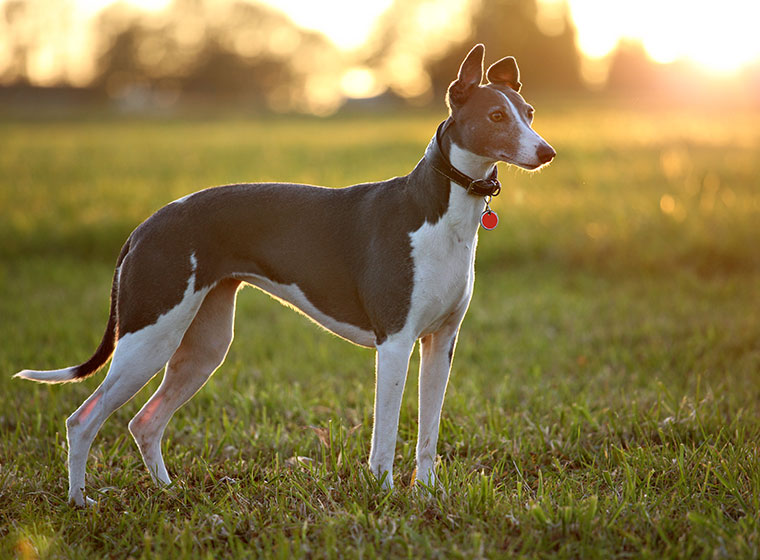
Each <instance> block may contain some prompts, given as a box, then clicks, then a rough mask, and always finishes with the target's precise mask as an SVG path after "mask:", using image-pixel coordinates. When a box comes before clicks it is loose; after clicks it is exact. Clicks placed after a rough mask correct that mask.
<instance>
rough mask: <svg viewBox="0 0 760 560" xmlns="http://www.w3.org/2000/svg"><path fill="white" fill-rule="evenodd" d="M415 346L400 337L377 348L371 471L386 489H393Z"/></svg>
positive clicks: (395, 336) (398, 335)
mask: <svg viewBox="0 0 760 560" xmlns="http://www.w3.org/2000/svg"><path fill="white" fill-rule="evenodd" d="M414 342H415V341H414V339H411V340H410V339H409V338H408V337H404V336H402V335H401V334H397V335H394V336H392V337H390V338H388V339H387V340H386V341H385V342H383V343H382V344H381V345H380V346H378V347H377V358H376V364H375V371H376V373H375V375H376V385H375V423H374V425H373V427H372V449H371V450H370V453H369V468H370V470H371V471H372V472H373V473H374V475H375V476H376V477H377V478H378V480H381V479H382V480H383V485H384V486H385V487H386V488H393V456H394V454H395V452H396V433H397V432H398V416H399V410H400V409H401V397H402V395H403V393H404V383H405V382H406V372H407V370H408V369H409V357H410V355H411V353H412V348H414ZM383 476H385V478H384V479H383Z"/></svg>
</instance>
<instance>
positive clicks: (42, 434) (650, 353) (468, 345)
mask: <svg viewBox="0 0 760 560" xmlns="http://www.w3.org/2000/svg"><path fill="white" fill-rule="evenodd" d="M536 105H537V107H538V108H539V114H538V116H537V119H536V123H535V124H536V128H537V129H538V130H539V132H541V133H542V134H543V135H544V136H545V137H546V138H547V139H548V140H549V141H550V142H551V143H552V144H553V145H554V146H555V148H556V149H557V151H558V153H559V156H558V157H557V159H556V160H555V162H554V163H553V164H552V165H551V166H550V167H549V168H548V169H546V170H544V171H543V172H541V173H538V174H532V175H531V174H527V173H524V172H519V171H515V170H511V169H507V168H503V169H502V170H501V171H502V172H501V178H502V183H503V185H504V190H503V193H502V195H501V196H499V197H498V198H497V199H496V200H495V201H494V207H495V209H496V210H497V211H498V212H499V214H500V217H501V223H500V225H499V227H498V228H497V229H496V230H495V231H493V232H482V233H481V234H480V243H479V255H478V261H477V265H476V270H477V281H476V289H475V295H474V298H473V301H472V304H471V307H470V312H469V314H468V316H467V318H466V319H465V322H464V326H463V329H462V333H461V336H460V339H459V346H458V349H457V354H456V358H455V360H454V369H453V373H452V378H451V382H450V384H449V390H448V394H447V399H446V403H445V406H444V411H443V419H442V425H441V436H440V443H439V454H440V465H439V473H440V478H441V480H442V486H443V487H444V488H445V491H446V492H445V493H443V492H441V493H438V494H437V495H436V496H434V497H432V498H430V497H428V498H425V497H421V496H418V495H416V494H415V493H414V492H412V491H411V490H410V489H409V483H410V480H411V477H412V471H413V467H414V465H413V459H414V445H415V440H414V438H415V433H416V413H417V406H416V388H417V381H416V369H417V363H418V362H417V361H416V356H415V357H414V358H413V360H412V364H411V367H410V375H409V378H408V382H407V388H406V394H405V398H404V403H403V406H402V411H401V422H400V432H399V441H398V445H397V458H396V481H395V482H396V485H397V488H396V490H395V491H393V492H392V493H387V492H385V491H383V490H381V489H379V488H378V487H377V485H376V484H375V483H374V481H373V479H372V478H371V476H370V475H369V474H368V471H367V469H366V460H367V455H368V452H369V443H370V433H371V428H372V416H371V412H372V398H373V397H372V395H373V390H374V387H373V383H374V376H373V360H374V355H373V353H372V352H371V351H368V350H364V349H360V348H357V347H353V346H351V345H349V344H347V343H345V342H343V341H341V340H339V339H337V338H335V337H333V336H331V335H329V334H326V333H324V332H322V331H320V330H319V329H318V328H316V327H314V326H313V325H312V324H311V323H309V322H308V321H307V320H306V319H304V318H303V317H301V316H299V315H296V314H294V313H292V312H291V311H289V310H287V309H285V308H283V307H281V306H279V305H277V304H276V303H274V302H273V301H272V300H270V299H269V298H267V297H266V296H264V295H263V294H261V293H259V292H256V291H255V290H251V289H248V290H245V291H243V292H242V293H241V294H240V296H239V303H238V315H237V322H236V339H235V342H234V343H233V346H232V349H231V351H230V355H229V356H228V359H227V361H226V363H225V365H224V366H223V367H222V368H221V369H220V370H219V371H218V372H217V373H216V374H215V376H214V377H213V378H212V379H211V381H210V382H209V383H208V385H207V386H206V387H205V388H204V389H203V390H202V391H201V392H200V393H199V394H198V395H197V396H196V397H195V398H194V399H193V400H192V401H191V402H190V403H189V404H188V405H187V406H186V407H184V408H183V409H181V410H180V411H179V412H178V413H177V415H176V416H175V418H174V420H173V422H172V423H171V424H170V426H169V428H168V430H167V438H166V440H165V445H164V449H165V452H164V455H165V458H166V462H167V467H168V469H169V471H170V473H171V474H172V475H173V476H174V478H175V484H174V485H173V486H172V487H171V488H169V489H167V490H158V489H156V488H154V487H153V486H152V483H151V481H150V478H149V475H148V472H147V470H146V469H145V468H144V467H143V465H142V463H141V460H140V457H139V454H138V452H137V449H136V447H135V445H134V443H133V442H132V440H131V438H130V436H129V434H128V432H127V429H126V424H127V422H128V420H129V419H130V418H131V417H132V416H133V415H134V413H135V412H136V411H137V410H138V408H139V407H140V406H141V405H142V403H144V402H145V400H146V399H147V398H148V396H149V394H150V393H151V392H152V389H155V388H156V387H157V384H158V381H159V379H158V378H157V379H154V380H153V381H152V382H151V384H150V385H149V387H148V388H146V389H145V390H144V391H143V392H141V393H140V394H139V395H138V396H137V397H136V398H135V399H134V400H133V401H132V402H130V403H129V404H128V405H126V406H125V407H124V408H122V409H121V410H119V411H118V412H117V413H115V414H114V416H113V417H112V418H111V419H110V420H109V421H108V422H107V423H106V425H105V427H104V428H103V430H102V431H101V432H100V435H99V436H98V438H97V439H96V440H95V444H94V445H93V450H92V453H91V455H90V460H89V463H88V479H87V481H88V490H89V492H90V495H93V496H95V497H96V498H97V499H98V501H99V503H98V505H97V506H96V507H95V508H93V509H89V510H79V509H75V508H73V507H70V506H68V505H67V503H66V470H65V455H66V449H65V431H64V430H65V429H64V420H65V418H66V416H68V415H69V414H70V413H71V412H72V411H73V410H74V409H75V408H76V407H78V406H79V404H80V403H81V402H82V401H83V400H84V399H85V398H86V396H87V395H89V393H90V392H92V390H94V388H95V387H96V386H97V384H98V383H99V382H100V381H101V380H102V374H100V375H98V376H97V377H96V378H93V379H90V380H88V381H86V382H83V383H81V384H75V385H65V386H42V385H35V384H32V383H29V382H24V381H19V380H14V379H12V378H11V375H12V374H13V373H15V372H16V371H18V370H20V369H23V368H27V367H29V368H39V369H42V368H54V367H55V368H57V367H64V366H68V365H72V364H75V363H80V362H81V361H82V360H84V359H86V358H87V357H89V355H90V353H91V352H92V350H93V349H94V348H95V346H96V345H97V343H98V341H99V340H100V336H101V335H102V332H103V328H104V326H105V321H106V317H107V313H108V294H109V288H110V280H111V274H112V266H113V263H114V262H115V259H116V256H117V254H118V251H119V248H120V246H121V244H122V242H123V241H124V239H125V238H126V236H127V235H128V234H129V232H130V231H131V230H132V229H133V228H134V227H135V226H136V225H137V224H138V223H139V222H140V221H142V220H143V219H144V218H145V217H147V216H148V215H149V214H150V213H151V212H152V211H154V210H156V209H157V208H159V207H160V206H162V205H163V204H165V203H167V202H169V201H171V200H173V199H175V198H177V197H179V196H182V195H184V194H186V193H188V192H191V191H194V190H198V189H199V188H202V187H205V186H210V185H215V184H223V183H229V182H240V181H256V180H274V179H277V180H286V181H298V182H308V183H317V184H327V185H336V186H342V185H347V184H351V183H355V182H360V181H367V180H378V179H382V178H386V177H389V176H392V175H400V174H404V173H407V172H408V171H409V170H410V169H411V168H412V167H413V166H414V164H415V163H416V162H417V160H418V159H419V158H420V157H421V154H422V151H423V150H424V147H425V145H426V143H427V142H428V140H429V138H430V136H431V135H432V133H433V131H434V128H435V125H436V124H437V123H438V121H439V120H440V119H441V118H442V116H443V115H442V114H437V115H433V114H411V115H394V116H383V117H364V116H344V117H336V118H332V119H328V120H317V119H309V118H295V117H292V118H280V119H275V118H265V119H259V120H256V119H251V118H247V119H235V118H232V117H226V118H220V119H197V120H192V119H190V120H188V119H184V120H179V119H177V120H133V119H116V118H92V119H89V120H82V121H67V120H58V121H43V120H28V121H23V120H13V119H6V120H5V121H4V122H0V372H2V375H1V376H0V557H14V556H16V557H19V558H36V557H40V558H97V557H114V558H156V557H167V558H168V557H172V558H221V557H238V556H240V557H242V556H253V557H257V556H259V557H277V558H294V557H296V558H300V557H308V558H323V557H324V558H333V557H349V558H394V557H407V558H479V557H483V558H499V557H502V558H509V557H539V558H542V557H565V558H629V557H644V558H647V557H648V558H663V557H672V558H676V557H680V558H757V557H758V555H759V554H760V553H759V552H758V550H760V447H759V446H758V444H759V442H760V416H759V415H758V413H760V384H759V383H758V381H759V380H760V379H759V378H760V157H758V154H760V114H759V113H757V112H741V111H735V112H732V113H731V112H728V111H727V112H725V113H722V112H715V111H707V110H704V109H699V110H694V109H691V110H689V109H681V110H675V111H672V110H671V111H667V110H664V109H661V108H654V107H639V108H634V109H632V108H622V107H616V106H614V105H603V106H601V107H594V106H591V105H588V106H576V105H573V104H563V103H554V104H552V103H547V102H544V103H542V102H540V101H537V102H536ZM298 457H302V458H306V459H301V460H297V459H296V458H298Z"/></svg>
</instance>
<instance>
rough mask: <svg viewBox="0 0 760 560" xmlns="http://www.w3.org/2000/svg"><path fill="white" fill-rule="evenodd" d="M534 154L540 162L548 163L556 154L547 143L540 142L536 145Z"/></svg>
mask: <svg viewBox="0 0 760 560" xmlns="http://www.w3.org/2000/svg"><path fill="white" fill-rule="evenodd" d="M536 155H537V156H538V160H539V161H540V162H541V163H549V162H550V161H551V160H553V159H554V156H556V155H557V152H555V151H554V148H552V147H551V146H550V145H549V144H542V145H540V146H539V147H538V151H537V152H536Z"/></svg>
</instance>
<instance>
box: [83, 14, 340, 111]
mask: <svg viewBox="0 0 760 560" xmlns="http://www.w3.org/2000/svg"><path fill="white" fill-rule="evenodd" d="M98 29H99V31H100V52H101V54H100V56H99V58H98V64H97V76H96V78H95V80H94V85H95V87H97V88H99V89H101V90H102V91H105V92H107V93H108V94H109V95H110V96H112V97H123V96H129V95H133V96H135V95H137V96H145V95H146V93H147V94H148V95H152V93H153V92H158V93H159V97H161V94H162V93H166V92H167V91H168V92H170V93H171V94H173V95H184V96H190V97H193V96H194V97H208V98H211V97H213V98H225V99H228V100H235V101H242V102H245V103H250V104H252V105H267V106H269V107H273V108H276V109H281V110H291V109H301V110H305V111H316V112H320V111H325V110H330V109H332V108H334V106H337V104H338V103H339V102H340V99H339V97H338V93H337V91H336V92H335V93H334V94H333V95H325V93H324V91H322V92H320V91H316V90H315V89H314V88H313V87H312V84H313V83H314V82H313V80H314V76H315V75H316V76H318V75H320V73H325V72H331V71H334V72H339V70H340V69H339V68H337V69H336V68H335V66H336V63H337V62H339V58H338V57H337V56H335V48H334V47H333V46H332V45H331V44H330V43H329V42H328V41H327V39H325V38H324V37H323V36H322V35H319V34H317V33H313V32H306V31H303V30H301V29H299V28H298V27H297V26H296V25H295V24H294V23H293V22H292V21H291V20H289V19H288V18H287V17H286V16H284V15H282V14H281V13H279V12H276V11H274V10H272V9H270V8H267V7H265V6H263V5H260V4H252V3H249V2H242V1H238V2H234V3H230V4H224V5H221V6H220V5H219V4H218V3H214V2H211V1H204V0H176V1H175V2H174V3H173V5H172V7H171V9H170V10H168V11H167V12H166V13H165V14H163V15H154V16H151V17H150V18H148V17H147V16H145V15H140V14H139V13H138V12H136V11H134V10H131V9H129V8H128V7H126V6H124V5H121V4H116V5H113V6H111V7H110V8H108V9H107V10H106V11H105V12H104V13H103V14H102V15H101V18H100V24H99V25H98Z"/></svg>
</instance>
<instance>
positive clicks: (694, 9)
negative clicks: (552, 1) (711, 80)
mask: <svg viewBox="0 0 760 560" xmlns="http://www.w3.org/2000/svg"><path fill="white" fill-rule="evenodd" d="M544 1H546V0H544ZM568 5H569V7H570V12H571V17H572V19H573V21H574V22H575V25H576V28H577V30H578V45H579V47H580V49H581V50H582V51H583V53H584V54H585V55H586V56H588V57H590V58H592V59H593V58H601V57H604V56H606V55H608V54H609V53H610V52H612V51H613V50H614V48H615V46H616V45H617V43H618V41H619V40H620V39H632V40H638V41H641V44H642V45H643V47H644V49H645V50H646V51H647V53H648V54H649V56H650V57H652V59H653V60H654V61H656V62H660V63H668V62H673V61H675V60H679V59H687V60H690V61H692V62H694V63H696V64H699V65H700V66H702V67H704V68H705V69H707V70H710V71H712V72H715V73H721V74H729V73H732V72H735V71H737V70H739V69H740V68H741V67H742V66H744V65H746V64H748V63H750V62H753V61H755V60H758V59H760V41H758V40H757V35H756V27H757V22H758V21H760V2H748V1H746V0H723V1H722V2H719V3H718V2H694V1H690V0H619V1H609V0H606V1H605V0H568Z"/></svg>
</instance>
